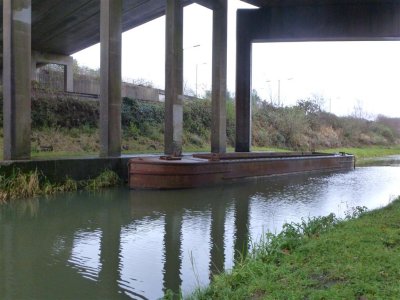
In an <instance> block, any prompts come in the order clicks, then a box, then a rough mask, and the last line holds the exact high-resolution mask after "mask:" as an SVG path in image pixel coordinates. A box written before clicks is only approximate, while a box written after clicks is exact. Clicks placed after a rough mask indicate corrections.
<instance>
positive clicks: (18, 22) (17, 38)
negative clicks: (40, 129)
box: [3, 0, 32, 160]
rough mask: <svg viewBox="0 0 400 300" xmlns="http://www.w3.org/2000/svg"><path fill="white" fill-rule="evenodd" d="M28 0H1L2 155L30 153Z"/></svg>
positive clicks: (26, 155)
mask: <svg viewBox="0 0 400 300" xmlns="http://www.w3.org/2000/svg"><path fill="white" fill-rule="evenodd" d="M31 15H32V5H31V0H3V97H4V99H3V101H4V104H3V117H4V122H3V127H4V159H5V160H19V159H29V158H30V155H31V18H32V16H31Z"/></svg>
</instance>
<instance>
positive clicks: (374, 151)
mask: <svg viewBox="0 0 400 300" xmlns="http://www.w3.org/2000/svg"><path fill="white" fill-rule="evenodd" d="M319 151H322V152H329V153H335V152H346V153H351V154H354V155H355V156H356V158H357V159H360V160H363V159H367V158H374V157H383V156H388V155H396V154H400V146H399V145H397V146H393V147H384V146H374V147H362V148H334V149H323V150H319Z"/></svg>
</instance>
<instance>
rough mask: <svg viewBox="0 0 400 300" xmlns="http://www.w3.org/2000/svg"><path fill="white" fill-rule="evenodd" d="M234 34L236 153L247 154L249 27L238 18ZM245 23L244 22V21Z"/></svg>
mask: <svg viewBox="0 0 400 300" xmlns="http://www.w3.org/2000/svg"><path fill="white" fill-rule="evenodd" d="M240 14H241V11H240V10H239V11H238V19H237V20H238V23H237V24H238V25H237V33H236V143H235V151H236V152H249V151H250V147H251V101H250V98H251V51H252V50H251V40H250V39H249V32H248V30H249V27H246V26H247V25H250V24H248V23H246V22H244V21H243V19H242V18H240ZM245 21H246V20H245Z"/></svg>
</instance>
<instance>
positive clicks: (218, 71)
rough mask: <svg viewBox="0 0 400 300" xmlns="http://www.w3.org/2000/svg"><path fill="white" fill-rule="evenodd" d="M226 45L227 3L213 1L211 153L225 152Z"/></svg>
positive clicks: (225, 1)
mask: <svg viewBox="0 0 400 300" xmlns="http://www.w3.org/2000/svg"><path fill="white" fill-rule="evenodd" d="M227 45H228V3H227V0H216V1H214V10H213V54H212V55H213V56H212V61H213V64H212V128H211V152H212V153H225V152H226V93H227V89H226V81H227V78H226V72H227V71H226V69H227V49H228V48H227V47H228V46H227Z"/></svg>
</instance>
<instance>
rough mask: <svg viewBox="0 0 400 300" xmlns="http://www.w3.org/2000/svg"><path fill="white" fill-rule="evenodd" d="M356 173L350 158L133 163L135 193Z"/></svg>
mask: <svg viewBox="0 0 400 300" xmlns="http://www.w3.org/2000/svg"><path fill="white" fill-rule="evenodd" d="M352 169H354V156H353V155H349V154H340V155H335V154H322V153H311V154H310V153H303V154H295V155H294V154H293V153H290V154H286V155H285V154H282V153H269V154H265V153H258V154H257V153H249V155H248V156H246V155H245V154H243V153H240V154H238V155H235V153H230V154H228V155H221V156H218V155H212V154H199V155H193V156H184V157H182V158H179V159H177V160H168V159H160V157H146V158H134V159H132V160H130V162H129V187H130V188H132V189H182V188H195V187H201V186H210V185H216V184H221V183H228V182H233V181H237V180H241V179H248V178H254V177H266V176H277V175H286V174H296V173H309V172H327V171H346V170H352Z"/></svg>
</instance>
